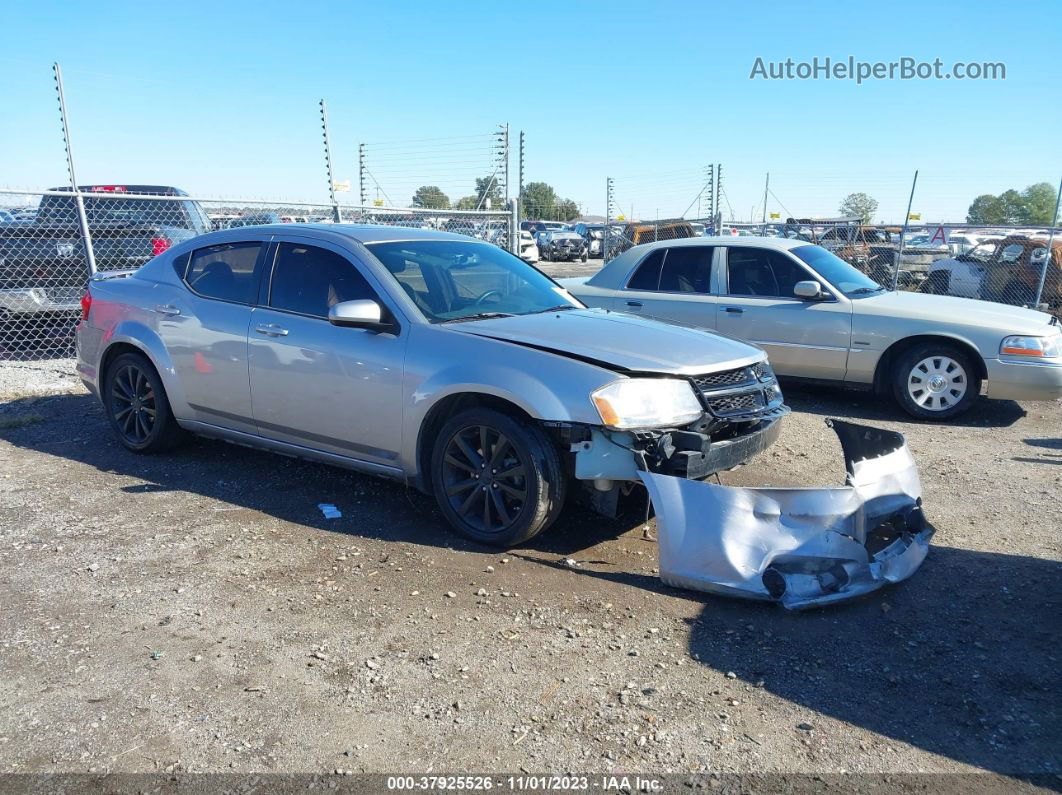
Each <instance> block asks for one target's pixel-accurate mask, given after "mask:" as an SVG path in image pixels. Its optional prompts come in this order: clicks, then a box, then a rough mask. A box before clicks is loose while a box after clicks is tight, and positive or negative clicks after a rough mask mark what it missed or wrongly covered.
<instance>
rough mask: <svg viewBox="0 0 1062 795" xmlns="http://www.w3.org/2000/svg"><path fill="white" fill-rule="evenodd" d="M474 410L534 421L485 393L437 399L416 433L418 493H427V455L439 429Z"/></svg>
mask: <svg viewBox="0 0 1062 795" xmlns="http://www.w3.org/2000/svg"><path fill="white" fill-rule="evenodd" d="M474 407H482V408H489V409H493V410H495V411H497V412H499V413H502V414H505V415H507V416H510V417H513V418H514V419H518V420H521V421H523V422H527V423H533V422H535V418H534V417H532V416H531V415H530V414H528V412H527V411H526V410H525V409H523V408H522V407H520V406H518V405H517V404H516V403H514V402H512V401H511V400H507V399H506V398H503V397H499V396H498V395H492V394H490V393H488V392H475V391H465V392H455V393H453V394H450V395H446V396H445V397H443V398H441V399H439V400H438V401H437V402H436V403H435V404H434V405H433V406H432V407H431V408H430V409H428V412H427V414H425V415H424V420H423V421H422V422H421V424H420V429H419V430H418V432H417V448H416V456H417V474H416V477H415V485H416V486H417V488H418V489H420V490H421V491H425V492H430V491H431V474H430V472H431V454H432V449H433V448H434V445H435V439H436V437H437V436H438V435H439V431H440V430H441V429H442V426H443V425H444V424H445V423H446V421H447V420H448V419H449V418H450V417H452V416H453V415H454V414H457V413H458V412H461V411H465V410H466V409H470V408H474Z"/></svg>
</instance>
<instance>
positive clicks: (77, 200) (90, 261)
mask: <svg viewBox="0 0 1062 795" xmlns="http://www.w3.org/2000/svg"><path fill="white" fill-rule="evenodd" d="M52 70H53V71H54V72H55V90H56V92H58V94H59V116H60V117H61V118H62V121H63V146H65V147H66V168H67V171H69V172H70V190H71V191H72V192H73V194H74V206H75V207H76V208H77V220H78V224H79V225H80V227H81V239H82V240H84V241H85V263H86V264H87V265H88V271H89V276H94V275H95V274H96V252H95V251H94V250H93V247H92V235H91V234H90V233H89V227H88V216H87V215H86V214H85V200H84V198H83V197H82V196H81V191H80V190H79V189H78V187H77V176H75V174H74V152H73V149H72V148H71V146H70V122H69V121H68V120H67V116H66V95H65V94H64V93H63V70H62V69H60V68H59V63H58V62H56V63H53V64H52Z"/></svg>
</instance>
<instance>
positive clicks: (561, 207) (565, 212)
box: [557, 199, 579, 221]
mask: <svg viewBox="0 0 1062 795" xmlns="http://www.w3.org/2000/svg"><path fill="white" fill-rule="evenodd" d="M578 217H579V205H578V204H576V203H575V202H573V201H572V200H571V199H562V200H561V201H560V202H559V203H558V204H557V220H558V221H571V220H572V219H573V218H578Z"/></svg>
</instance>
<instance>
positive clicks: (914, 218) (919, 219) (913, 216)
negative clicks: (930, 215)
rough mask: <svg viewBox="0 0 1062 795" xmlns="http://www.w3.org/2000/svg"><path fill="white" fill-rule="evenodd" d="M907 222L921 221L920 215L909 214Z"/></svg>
mask: <svg viewBox="0 0 1062 795" xmlns="http://www.w3.org/2000/svg"><path fill="white" fill-rule="evenodd" d="M907 220H908V221H921V220H922V213H911V214H910V215H909V216H907Z"/></svg>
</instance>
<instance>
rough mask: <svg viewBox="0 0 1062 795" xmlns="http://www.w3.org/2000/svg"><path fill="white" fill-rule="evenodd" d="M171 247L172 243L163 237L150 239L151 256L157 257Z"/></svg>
mask: <svg viewBox="0 0 1062 795" xmlns="http://www.w3.org/2000/svg"><path fill="white" fill-rule="evenodd" d="M172 245H173V243H172V242H171V241H170V240H168V239H167V238H165V237H153V238H151V256H153V257H157V256H158V255H159V254H161V253H162V252H163V251H165V250H166V249H168V248H169V247H170V246H172Z"/></svg>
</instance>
